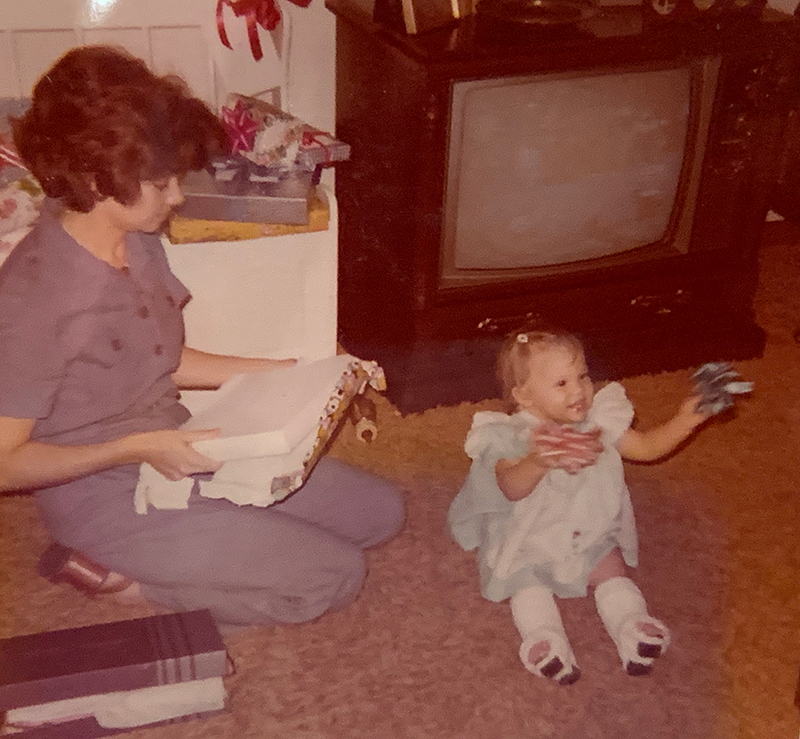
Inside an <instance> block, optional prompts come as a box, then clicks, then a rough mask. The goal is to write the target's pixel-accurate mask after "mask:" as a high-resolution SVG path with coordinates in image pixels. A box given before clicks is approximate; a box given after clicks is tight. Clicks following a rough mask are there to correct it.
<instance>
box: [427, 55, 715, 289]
mask: <svg viewBox="0 0 800 739" xmlns="http://www.w3.org/2000/svg"><path fill="white" fill-rule="evenodd" d="M694 70H695V67H694V66H693V65H692V64H691V63H689V62H687V63H686V64H685V65H681V66H677V67H670V68H664V69H658V68H657V69H652V67H651V68H650V69H648V70H635V69H634V70H623V71H620V70H616V71H613V72H610V71H605V72H602V73H580V74H578V73H570V74H559V75H537V76H525V77H513V78H502V79H491V80H487V79H483V80H466V81H457V82H454V84H453V92H452V109H451V127H450V140H449V152H448V173H447V185H446V199H445V210H444V214H445V224H444V225H445V228H444V236H443V241H444V260H443V264H442V282H443V283H444V284H447V283H448V280H451V281H452V280H455V281H456V282H458V281H461V280H462V279H466V280H468V281H469V279H470V274H471V273H473V274H472V277H473V279H483V278H486V277H487V275H486V271H492V270H504V271H506V273H507V272H508V270H520V269H522V270H525V269H532V268H542V267H547V266H548V265H563V264H565V263H573V262H579V261H581V260H592V259H595V258H598V257H605V256H609V255H615V254H621V253H624V252H628V251H630V250H634V249H637V248H639V247H643V246H646V245H649V244H653V243H657V242H659V241H661V240H662V239H664V238H665V237H666V234H667V232H668V230H669V229H670V227H671V220H672V218H673V217H674V211H675V210H676V208H675V204H676V202H677V201H676V197H677V194H678V192H679V184H680V183H681V178H682V173H683V172H684V171H685V170H684V166H685V164H684V160H685V158H687V152H691V151H692V150H693V148H694V147H693V143H694V139H695V138H696V137H697V126H696V125H695V124H694V123H693V115H694V113H695V110H694V107H693V105H692V101H693V99H695V93H696V90H693V80H696V79H697V78H698V76H697V75H696V73H695V71H694ZM700 78H702V75H700ZM701 87H702V85H701ZM700 97H701V98H702V95H701V96H700ZM695 107H697V106H695ZM689 164H690V165H691V162H689ZM689 170H691V166H690V167H689Z"/></svg>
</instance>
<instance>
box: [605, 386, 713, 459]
mask: <svg viewBox="0 0 800 739" xmlns="http://www.w3.org/2000/svg"><path fill="white" fill-rule="evenodd" d="M699 400H700V398H699V397H697V396H692V397H690V398H687V399H686V400H685V401H683V403H682V405H681V407H680V409H679V410H678V412H677V413H676V414H675V416H673V417H672V418H671V419H670V420H669V421H667V422H666V423H664V424H662V425H661V426H656V427H655V428H652V429H649V430H648V431H636V430H634V429H628V430H627V431H626V432H625V433H624V434H623V435H622V438H620V440H619V441H618V442H617V450H618V451H619V453H620V454H621V455H622V456H623V457H624V458H625V459H629V460H631V461H634V462H653V461H655V460H657V459H660V458H661V457H664V456H666V455H667V454H669V453H670V452H671V451H673V450H674V449H676V448H677V447H678V446H679V445H680V444H681V443H683V442H684V441H686V439H688V438H689V437H690V436H691V435H692V434H693V433H694V432H695V430H696V429H697V427H698V426H700V424H702V423H703V422H704V421H706V420H707V419H708V417H709V416H708V415H707V414H705V413H702V412H699V411H698V410H697V404H698V402H699Z"/></svg>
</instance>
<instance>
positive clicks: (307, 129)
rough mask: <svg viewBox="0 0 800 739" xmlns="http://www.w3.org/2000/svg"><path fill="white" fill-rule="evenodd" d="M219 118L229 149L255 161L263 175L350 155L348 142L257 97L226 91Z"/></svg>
mask: <svg viewBox="0 0 800 739" xmlns="http://www.w3.org/2000/svg"><path fill="white" fill-rule="evenodd" d="M222 120H223V123H224V124H225V127H226V129H227V131H228V137H229V142H230V149H231V153H232V154H234V155H239V156H241V157H243V158H245V159H247V160H248V161H249V162H251V163H252V164H254V165H256V167H257V168H259V169H261V170H262V173H263V174H264V175H265V176H269V173H270V172H275V171H276V170H281V169H291V168H293V167H300V168H303V169H315V168H316V167H318V166H324V165H326V164H333V163H334V162H341V161H345V160H347V159H349V158H350V146H349V144H346V143H344V142H343V141H339V140H338V139H336V138H335V137H334V136H332V135H331V134H330V133H328V132H326V131H320V130H319V129H317V128H314V126H311V125H309V124H307V123H305V122H303V121H302V120H300V119H299V118H296V117H295V116H293V115H291V114H289V113H287V112H286V111H283V110H281V109H280V108H278V107H276V106H274V105H271V104H270V103H268V102H266V101H264V100H259V99H258V98H253V97H247V96H245V95H238V94H236V93H233V94H231V95H229V96H228V99H227V101H226V105H225V106H223V108H222ZM257 171H258V170H257Z"/></svg>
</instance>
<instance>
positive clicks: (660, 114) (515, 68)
mask: <svg viewBox="0 0 800 739" xmlns="http://www.w3.org/2000/svg"><path fill="white" fill-rule="evenodd" d="M327 7H328V8H329V9H330V10H332V11H333V12H334V13H335V15H336V25H337V75H336V76H337V92H336V100H337V128H336V131H337V135H338V136H339V137H340V138H341V139H343V140H344V141H347V142H348V143H349V144H350V145H351V147H352V158H351V160H350V161H349V162H347V163H343V164H342V165H341V166H340V167H338V168H337V186H336V188H337V196H338V199H339V204H340V236H339V308H338V311H339V312H338V321H339V341H340V343H341V344H342V345H343V346H344V347H345V348H346V349H347V350H348V351H349V352H351V353H354V354H356V355H358V356H361V357H365V358H369V359H376V360H378V361H379V362H380V363H381V364H382V365H383V367H384V368H385V370H386V374H387V379H388V385H389V389H388V394H389V398H390V399H391V400H392V401H393V402H394V403H395V404H396V405H397V406H398V407H399V408H400V409H401V410H402V411H403V412H409V411H420V410H423V409H425V408H428V407H431V406H435V405H437V404H453V403H458V402H460V401H465V400H479V399H482V398H486V397H492V396H494V395H496V393H497V388H496V384H495V379H494V369H493V368H494V357H495V353H496V349H497V346H498V343H499V342H500V340H501V339H502V338H503V336H504V335H506V334H507V333H508V332H511V331H514V330H515V329H517V328H518V327H520V326H521V325H522V324H524V323H528V322H531V321H543V322H546V323H555V324H558V325H561V326H565V327H567V328H569V329H571V330H574V331H575V332H577V333H578V334H580V335H581V336H582V337H583V339H584V341H585V342H586V345H587V347H588V355H589V359H590V365H591V367H592V369H593V372H594V374H595V376H596V377H597V379H612V378H619V377H623V376H630V375H633V374H642V373H651V372H658V371H662V370H671V369H677V368H682V367H690V366H695V365H699V364H701V363H703V362H706V361H715V360H723V359H728V360H735V359H744V358H749V357H754V356H758V355H759V354H760V353H761V352H762V351H763V346H764V335H763V331H762V330H761V329H760V328H759V327H758V326H757V325H756V323H755V321H754V317H753V310H752V298H753V292H754V289H755V286H756V280H757V250H758V245H759V240H760V237H761V234H762V229H763V226H764V221H765V216H766V214H767V212H768V209H769V202H768V199H769V193H770V191H771V189H772V187H773V185H774V183H775V177H776V172H777V168H778V164H779V162H780V160H781V155H782V147H783V141H784V133H785V128H786V121H787V120H788V119H789V117H790V115H792V111H796V110H797V109H798V107H800V21H798V20H797V19H794V18H792V17H790V16H787V15H785V14H781V13H779V12H777V11H774V10H771V9H766V10H765V11H764V12H763V14H761V15H760V16H759V17H752V18H751V17H742V18H719V19H716V20H708V19H705V20H703V21H702V22H681V23H679V22H673V23H668V22H664V23H661V24H659V23H657V22H653V20H652V16H648V15H646V14H644V13H643V12H642V11H641V10H640V9H639V8H637V7H621V8H620V7H617V8H610V9H607V10H603V11H601V12H598V13H596V14H594V15H592V16H591V17H589V18H587V19H585V20H584V21H582V22H581V23H580V24H578V25H576V26H569V27H553V28H549V27H541V28H537V29H535V30H534V31H529V30H528V29H527V28H520V31H519V33H515V32H514V30H513V28H512V31H511V32H510V33H509V32H508V29H505V32H504V33H502V34H498V33H496V29H493V28H490V27H488V26H486V25H485V24H483V23H482V22H481V20H480V18H478V17H476V16H469V17H467V18H463V19H461V20H459V21H454V22H453V24H451V25H449V26H446V27H443V28H439V29H436V30H433V31H428V32H426V33H421V34H417V35H414V36H407V35H403V34H401V33H396V32H394V31H392V30H390V29H387V28H385V27H383V26H381V25H380V24H377V23H375V22H373V20H372V19H371V18H370V17H369V16H368V15H367V14H366V13H365V12H364V11H363V10H362V9H360V8H359V7H358V5H356V4H355V3H354V2H353V0H328V3H327ZM606 212H608V215H607V214H606ZM612 212H613V214H612ZM607 221H608V222H607Z"/></svg>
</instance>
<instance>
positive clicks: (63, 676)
mask: <svg viewBox="0 0 800 739" xmlns="http://www.w3.org/2000/svg"><path fill="white" fill-rule="evenodd" d="M230 664H231V663H230V659H229V657H228V654H227V652H226V650H225V646H224V644H223V642H222V637H221V636H220V633H219V631H218V629H217V627H216V625H215V623H214V620H213V618H212V617H211V614H210V613H209V612H208V611H205V610H202V611H190V612H187V613H174V614H166V615H159V616H150V617H147V618H138V619H131V620H128V621H117V622H113V623H106V624H98V625H94V626H84V627H81V628H74V629H62V630H59V631H48V632H44V633H39V634H29V635H25V636H15V637H11V638H8V639H2V640H0V711H3V712H5V719H4V721H3V725H2V729H0V734H2V735H14V736H19V737H20V739H93V738H94V737H101V736H109V735H112V734H119V733H122V732H125V731H131V730H132V729H134V728H137V727H144V726H154V725H159V724H165V723H173V722H176V721H185V720H187V719H191V718H198V717H206V716H211V715H215V714H218V713H221V712H222V711H224V710H225V709H226V701H227V696H226V692H225V686H224V685H223V681H222V677H223V675H226V674H228V672H229V671H230V669H229V668H230Z"/></svg>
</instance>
